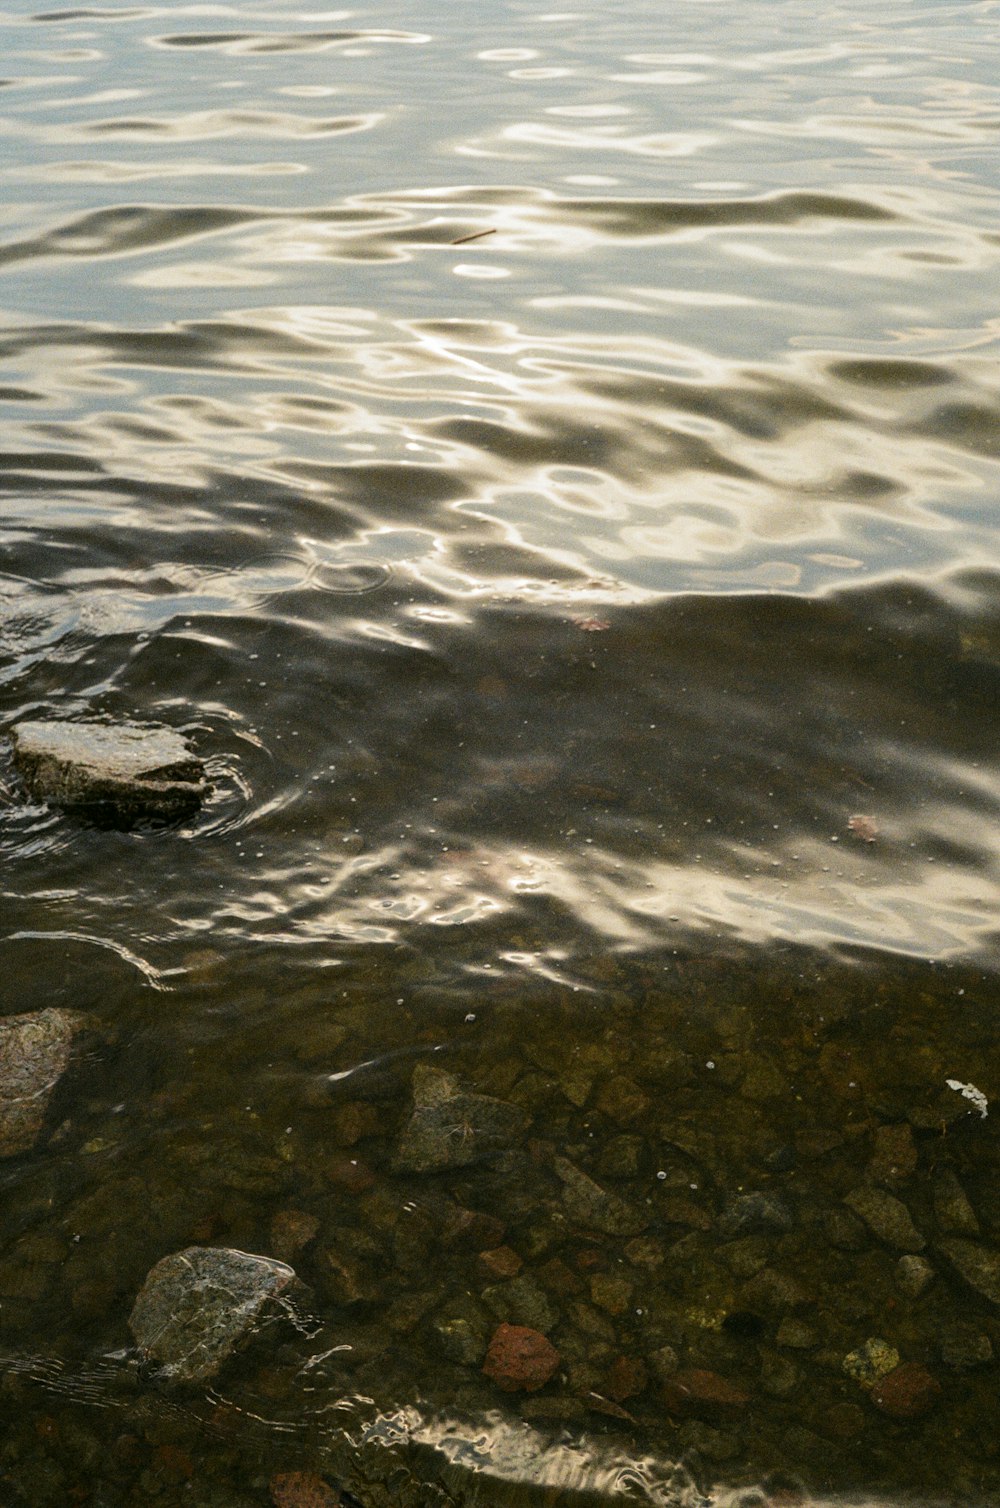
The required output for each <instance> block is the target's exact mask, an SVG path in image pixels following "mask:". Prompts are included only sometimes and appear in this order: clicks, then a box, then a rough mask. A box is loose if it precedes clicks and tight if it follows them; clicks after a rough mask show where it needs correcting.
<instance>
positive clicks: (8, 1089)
mask: <svg viewBox="0 0 1000 1508" xmlns="http://www.w3.org/2000/svg"><path fill="white" fill-rule="evenodd" d="M84 1025H85V1018H84V1017H83V1016H82V1015H81V1014H80V1013H79V1012H78V1011H66V1010H61V1009H59V1008H57V1007H55V1006H50V1007H48V1008H47V1009H46V1010H42V1011H28V1012H26V1013H25V1014H23V1015H20V1016H6V1017H4V1018H3V1019H0V1157H15V1156H17V1155H18V1154H19V1153H21V1152H27V1151H28V1150H29V1149H30V1148H31V1147H33V1146H34V1144H35V1142H36V1141H37V1139H38V1136H39V1133H40V1132H41V1129H42V1126H43V1124H44V1122H45V1115H46V1111H47V1110H48V1106H49V1101H50V1100H51V1098H52V1094H53V1092H54V1090H55V1087H56V1085H57V1084H58V1082H59V1080H60V1078H61V1077H62V1075H63V1074H64V1073H65V1071H66V1069H67V1067H68V1066H69V1061H70V1055H71V1052H72V1048H73V1039H74V1038H75V1037H76V1036H77V1034H78V1033H79V1032H80V1031H81V1030H82V1029H83V1027H84Z"/></svg>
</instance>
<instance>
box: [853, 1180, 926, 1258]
mask: <svg viewBox="0 0 1000 1508" xmlns="http://www.w3.org/2000/svg"><path fill="white" fill-rule="evenodd" d="M844 1203H845V1204H846V1205H849V1206H850V1208H851V1209H852V1210H853V1211H854V1213H855V1214H856V1215H860V1217H861V1219H862V1220H863V1221H864V1222H865V1224H866V1225H867V1227H868V1229H869V1230H870V1231H871V1233H872V1235H874V1236H877V1237H878V1239H879V1240H880V1241H884V1242H885V1244H886V1245H887V1246H893V1247H895V1248H896V1250H897V1251H911V1252H912V1251H922V1250H923V1248H924V1247H925V1246H926V1245H927V1242H926V1241H925V1240H924V1238H923V1236H922V1235H921V1234H920V1232H919V1231H918V1230H917V1228H916V1226H915V1225H914V1223H913V1221H912V1220H911V1218H910V1212H909V1210H908V1209H907V1208H906V1205H905V1204H904V1203H903V1201H902V1200H901V1199H896V1198H894V1197H893V1195H892V1194H887V1193H886V1192H885V1190H884V1189H879V1188H875V1187H874V1186H873V1185H869V1184H862V1185H861V1186H860V1187H858V1188H856V1189H852V1190H851V1192H850V1193H849V1194H845V1195H844Z"/></svg>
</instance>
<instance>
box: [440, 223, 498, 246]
mask: <svg viewBox="0 0 1000 1508" xmlns="http://www.w3.org/2000/svg"><path fill="white" fill-rule="evenodd" d="M496 233H497V230H496V226H495V225H494V226H492V227H491V229H490V230H474V231H473V232H472V235H471V236H459V238H458V240H457V241H449V243H448V244H449V245H450V246H464V245H465V243H466V242H467V241H481V240H482V238H483V236H495V235H496Z"/></svg>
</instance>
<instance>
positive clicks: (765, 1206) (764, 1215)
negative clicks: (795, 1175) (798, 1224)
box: [718, 1192, 795, 1241]
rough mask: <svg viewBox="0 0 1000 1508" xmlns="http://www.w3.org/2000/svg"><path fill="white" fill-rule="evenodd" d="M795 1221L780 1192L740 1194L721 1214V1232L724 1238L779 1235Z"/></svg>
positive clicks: (787, 1229)
mask: <svg viewBox="0 0 1000 1508" xmlns="http://www.w3.org/2000/svg"><path fill="white" fill-rule="evenodd" d="M794 1223H795V1217H794V1215H793V1214H792V1211H791V1209H790V1208H789V1206H788V1204H787V1202H786V1201H785V1200H784V1199H782V1197H781V1195H780V1194H771V1193H761V1192H758V1193H753V1194H739V1195H738V1196H737V1197H736V1198H735V1199H731V1200H730V1201H729V1203H728V1204H727V1205H726V1207H725V1209H724V1210H723V1212H722V1214H721V1215H720V1216H719V1222H718V1224H719V1234H720V1236H721V1237H722V1239H723V1240H724V1241H735V1240H736V1239H737V1238H738V1237H740V1236H751V1235H763V1234H772V1233H773V1234H775V1235H780V1234H783V1233H784V1232H785V1231H790V1230H791V1228H792V1226H793V1225H794Z"/></svg>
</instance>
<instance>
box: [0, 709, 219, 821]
mask: <svg viewBox="0 0 1000 1508" xmlns="http://www.w3.org/2000/svg"><path fill="white" fill-rule="evenodd" d="M13 738H14V762H15V764H16V766H17V769H18V771H19V772H20V775H21V778H22V779H23V781H24V783H25V786H26V787H27V789H28V791H29V793H30V794H31V795H32V796H33V797H34V798H35V799H36V800H37V801H48V802H52V803H53V804H54V805H56V806H66V807H91V808H99V809H104V810H105V811H106V812H108V813H109V814H110V815H111V816H112V817H113V818H114V819H115V820H116V821H119V822H121V823H123V824H129V823H132V822H140V821H142V820H144V819H147V818H153V819H156V820H161V821H172V820H174V819H176V818H178V817H183V816H188V815H189V814H190V813H191V812H193V811H195V810H197V808H198V806H199V805H200V804H201V802H202V800H203V799H204V797H205V796H206V795H207V793H208V789H209V788H208V784H207V782H206V780H205V767H204V765H203V764H202V761H201V760H200V759H198V758H197V756H196V755H194V754H193V753H192V752H191V750H190V749H189V747H188V745H187V743H186V741H185V740H184V739H183V738H182V737H181V735H180V734H179V733H176V732H174V730H173V729H172V728H161V727H149V728H146V727H142V726H140V725H139V724H138V723H117V724H114V725H112V724H105V723H73V722H65V721H61V720H57V719H52V720H51V721H48V720H47V721H45V722H25V723H18V724H17V725H16V726H15V728H14V730H13Z"/></svg>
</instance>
